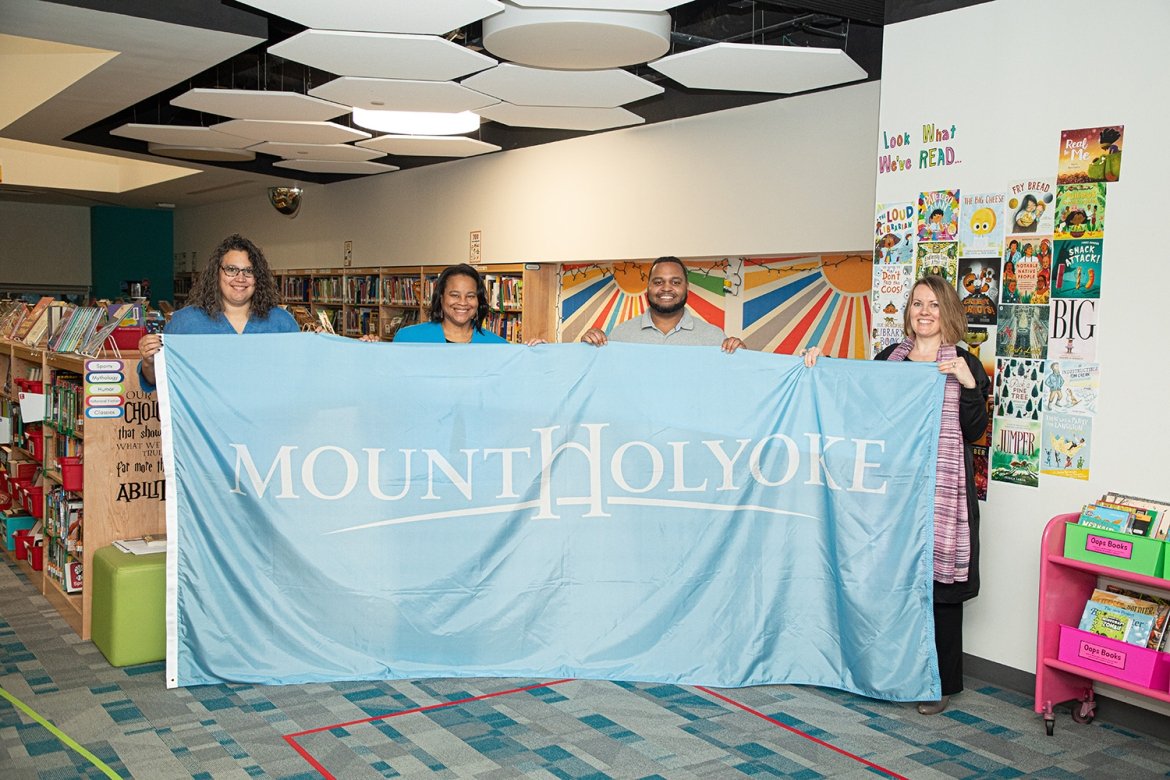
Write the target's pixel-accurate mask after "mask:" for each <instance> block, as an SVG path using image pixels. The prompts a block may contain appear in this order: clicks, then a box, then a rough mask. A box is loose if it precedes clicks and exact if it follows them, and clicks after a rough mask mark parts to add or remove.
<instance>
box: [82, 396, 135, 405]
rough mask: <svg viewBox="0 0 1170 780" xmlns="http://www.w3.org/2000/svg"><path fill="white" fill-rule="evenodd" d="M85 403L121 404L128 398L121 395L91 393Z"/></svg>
mask: <svg viewBox="0 0 1170 780" xmlns="http://www.w3.org/2000/svg"><path fill="white" fill-rule="evenodd" d="M85 403H86V405H87V406H121V405H122V404H124V403H126V399H125V398H123V397H122V396H120V395H91V396H90V397H89V398H86V399H85Z"/></svg>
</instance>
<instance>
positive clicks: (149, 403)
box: [84, 358, 166, 503]
mask: <svg viewBox="0 0 1170 780" xmlns="http://www.w3.org/2000/svg"><path fill="white" fill-rule="evenodd" d="M135 368H136V367H135V365H134V364H133V363H131V364H129V365H127V362H126V361H124V360H118V359H107V358H100V359H93V360H86V361H85V376H84V390H85V416H86V417H87V418H89V419H93V420H107V421H110V423H111V424H113V425H116V426H117V428H116V430H115V431H114V432H113V433H112V435H113V437H114V449H115V456H116V457H115V462H114V467H113V473H114V477H115V478H116V479H117V482H118V489H117V496H116V498H115V501H116V502H124V503H133V502H135V501H140V500H144V499H145V500H149V501H162V500H163V499H164V498H165V497H166V494H165V492H164V488H165V486H166V485H165V482H164V480H163V478H162V474H163V468H162V450H161V434H160V432H159V429H158V402H157V401H156V400H155V399H154V398H153V397H151V396H150V395H149V394H147V393H143V392H142V391H141V390H137V389H130V388H129V387H127V375H128V372H130V371H133V370H135Z"/></svg>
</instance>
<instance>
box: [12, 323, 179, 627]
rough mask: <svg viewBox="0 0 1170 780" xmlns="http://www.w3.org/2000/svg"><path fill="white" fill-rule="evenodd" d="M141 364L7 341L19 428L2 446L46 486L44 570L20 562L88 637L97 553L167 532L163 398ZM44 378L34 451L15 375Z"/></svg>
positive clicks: (131, 358) (130, 356) (132, 358)
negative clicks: (147, 385) (142, 383)
mask: <svg viewBox="0 0 1170 780" xmlns="http://www.w3.org/2000/svg"><path fill="white" fill-rule="evenodd" d="M137 370H138V355H137V353H136V352H129V353H127V352H123V353H122V355H121V357H113V356H109V355H106V354H103V355H102V356H101V357H99V358H96V359H93V358H86V357H82V356H80V355H73V354H63V353H56V352H45V351H40V350H34V349H30V348H28V347H26V346H25V345H23V344H15V343H12V342H9V341H0V372H2V373H3V375H4V376H5V384H4V394H5V399H4V400H5V403H4V404H3V406H4V407H5V409H6V410H7V411H8V412H9V414H10V415H11V416H10V417H9V418H8V419H9V420H10V424H13V426H14V428H13V432H12V439H11V440H10V441H9V442H8V443H7V444H5V445H3V446H2V447H0V449H2V450H3V453H2V454H3V456H4V460H5V461H6V462H7V463H8V464H9V465H10V466H11V464H13V463H17V462H30V461H31V462H34V463H36V464H37V466H38V469H39V471H38V473H37V475H36V477H35V484H37V485H38V486H39V487H40V488H41V489H42V490H43V495H42V496H41V498H40V502H41V503H40V510H41V518H42V523H43V529H42V530H43V535H44V547H43V550H42V562H43V568H42V569H41V570H40V571H37V570H34V569H33V568H32V565H31V564H30V562H28V561H17V564H18V566H19V568H20V569H21V571H23V572H24V573H25V575H26V576H27V577H28V578H29V579H30V581H31V582H32V583H33V584H34V585H36V586H37V588H38V589H39V590H40V591H41V593H43V594H44V595H45V597H46V599H47V600H48V601H49V603H50V604H52V605H53V606H54V608H56V609H57V611H58V612H59V613H61V615H62V617H64V619H65V621H66V622H67V623H68V624H69V625H70V626H71V627H72V628H73V629H74V630H75V631H76V632H77V633H78V634H79V635H80V636H81V638H82V639H89V635H90V618H91V605H92V603H93V587H92V585H93V578H92V574H91V572H92V569H93V567H92V564H93V555H94V553H95V552H96V551H97V550H99V549H101V548H102V547H105V546H107V545H109V544H112V543H113V542H114V540H116V539H125V538H133V537H138V536H143V535H144V534H163V533H165V532H166V519H165V514H164V504H163V499H164V482H163V473H162V453H161V439H160V434H159V422H158V402H157V400H155V399H154V398H153V397H152V396H149V395H147V394H145V393H143V392H141V390H139V389H138V381H137V378H136V376H137ZM38 376H39V377H40V379H41V381H42V387H43V389H44V391H45V392H44V396H45V399H46V401H45V407H46V409H45V411H46V417H45V420H44V422H42V423H40V424H39V425H40V427H41V431H42V436H43V439H42V442H43V444H41V445H40V446H39V448H38V450H37V451H34V450H30V449H26V447H25V446H22V444H23V443H24V442H23V441H22V440H19V439H17V431H16V427H20V428H22V429H27V428H28V427H29V426H26V425H24V422H23V420H15V419H13V417H14V416H18V415H19V405H18V404H17V403H16V390H17V388H16V387H15V378H17V377H20V378H22V379H31V378H34V377H38ZM99 397H100V398H104V399H113V400H103V401H98V400H95V399H97V398H99ZM97 410H102V411H97ZM103 415H111V416H103ZM29 425H32V424H29ZM25 432H27V430H26V431H25ZM26 439H27V437H26ZM70 458H79V459H80V463H77V462H74V461H70V460H68V459H70ZM5 554H7V555H13V553H10V552H6V553H5ZM78 564H80V566H77V565H78ZM78 568H80V577H79V579H80V586H81V587H80V590H78V589H77V588H76V587H75V584H76V582H75V581H76V579H77V577H76V574H77V571H76V570H77V569H78ZM70 573H73V574H74V575H75V577H74V579H73V580H72V582H73V583H74V584H73V585H71V584H70V583H71V578H70Z"/></svg>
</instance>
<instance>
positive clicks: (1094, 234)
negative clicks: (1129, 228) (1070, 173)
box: [1053, 184, 1105, 239]
mask: <svg viewBox="0 0 1170 780" xmlns="http://www.w3.org/2000/svg"><path fill="white" fill-rule="evenodd" d="M1104 234H1105V185H1104V184H1064V185H1060V186H1058V187H1057V188H1056V232H1055V234H1054V235H1053V237H1054V238H1059V239H1065V238H1102V237H1104Z"/></svg>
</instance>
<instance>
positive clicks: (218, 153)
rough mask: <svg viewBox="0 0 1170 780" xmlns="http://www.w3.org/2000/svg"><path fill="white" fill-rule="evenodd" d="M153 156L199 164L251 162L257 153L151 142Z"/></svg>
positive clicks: (150, 148)
mask: <svg viewBox="0 0 1170 780" xmlns="http://www.w3.org/2000/svg"><path fill="white" fill-rule="evenodd" d="M146 148H147V150H148V151H149V152H150V153H151V154H157V155H158V156H160V157H172V158H175V159H177V160H198V161H199V162H251V161H252V160H255V159H256V153H255V152H253V151H252V150H251V149H224V148H222V147H206V146H171V145H168V144H156V143H154V142H150V143H148V144H147V145H146Z"/></svg>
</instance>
